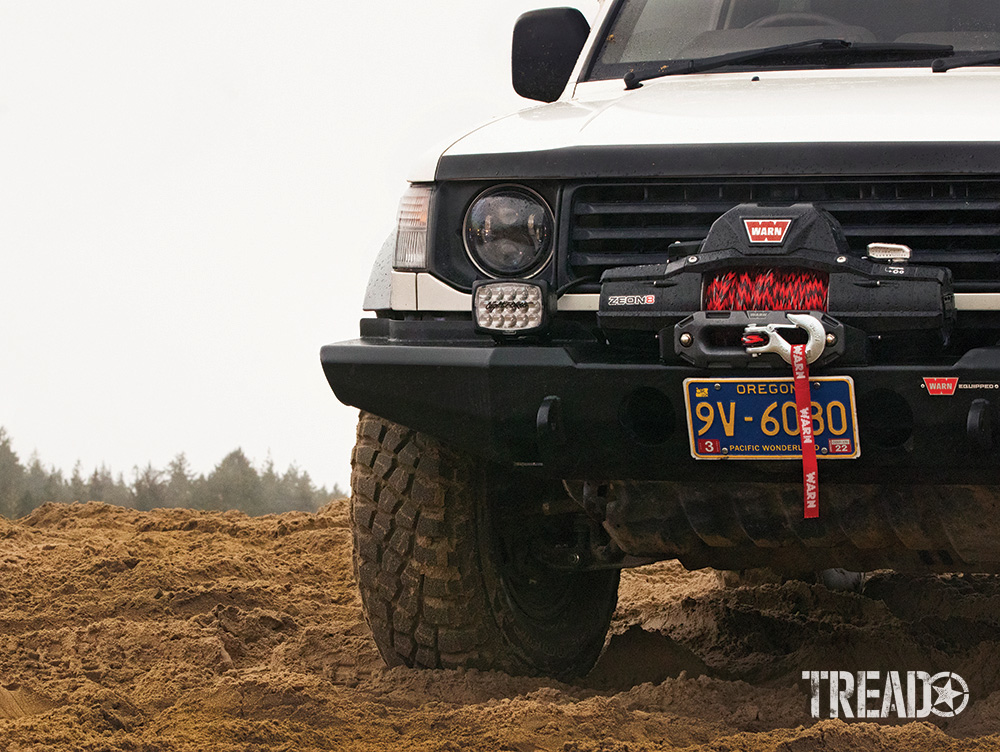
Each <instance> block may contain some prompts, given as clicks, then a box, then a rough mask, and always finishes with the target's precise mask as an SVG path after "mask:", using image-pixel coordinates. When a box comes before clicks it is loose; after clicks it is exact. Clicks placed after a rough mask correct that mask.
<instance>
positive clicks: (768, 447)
mask: <svg viewBox="0 0 1000 752" xmlns="http://www.w3.org/2000/svg"><path fill="white" fill-rule="evenodd" d="M809 384H810V393H811V397H812V416H813V434H814V436H815V438H816V456H817V457H820V458H824V459H855V458H856V457H859V456H860V455H861V446H860V444H859V443H858V420H857V409H856V406H855V402H854V381H853V379H851V378H850V377H849V376H821V377H818V378H813V379H810V380H809ZM684 401H685V405H686V408H687V421H688V435H689V436H690V438H691V455H692V456H693V457H694V458H695V459H699V460H718V459H736V460H793V459H801V457H802V445H801V443H800V442H799V422H798V416H797V414H796V406H795V385H794V383H793V382H792V379H791V378H787V379H687V380H686V381H685V382H684Z"/></svg>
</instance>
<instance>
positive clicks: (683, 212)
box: [566, 177, 1000, 292]
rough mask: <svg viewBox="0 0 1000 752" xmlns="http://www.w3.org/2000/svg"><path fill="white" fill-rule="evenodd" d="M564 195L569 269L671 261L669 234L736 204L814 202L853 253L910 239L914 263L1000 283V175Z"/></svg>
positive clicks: (594, 270) (629, 188)
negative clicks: (834, 223) (832, 221)
mask: <svg viewBox="0 0 1000 752" xmlns="http://www.w3.org/2000/svg"><path fill="white" fill-rule="evenodd" d="M566 195H567V197H568V202H569V205H568V208H569V209H570V212H569V223H570V226H569V234H568V238H569V249H568V251H569V252H568V255H567V260H568V264H569V267H570V268H569V270H568V273H569V277H570V278H573V277H580V276H587V277H594V276H597V275H599V274H600V272H601V271H603V270H604V269H606V268H609V267H612V266H623V265H633V264H643V263H646V264H651V263H662V262H665V261H666V260H667V259H668V258H669V257H670V255H671V250H670V245H671V244H672V243H676V242H685V243H689V242H690V241H698V240H701V239H703V238H704V237H705V236H706V235H707V234H708V230H709V228H710V227H711V225H712V223H713V222H714V221H715V220H716V219H717V218H718V217H719V216H720V215H722V214H723V213H725V212H726V211H728V210H729V209H731V208H733V207H734V206H736V205H738V204H742V203H761V204H775V205H787V204H790V203H798V202H810V203H813V204H815V205H816V206H818V207H819V208H822V209H826V210H827V211H829V212H830V213H831V214H833V216H834V217H836V219H837V220H838V221H839V222H840V224H841V226H842V227H843V229H844V234H845V235H846V236H847V239H848V243H849V245H850V247H851V251H852V253H855V254H857V255H859V256H860V255H863V254H864V251H865V248H866V247H867V245H868V243H872V242H900V243H905V244H907V245H909V246H910V247H911V248H913V251H914V254H913V262H914V263H930V264H934V265H939V266H940V265H947V266H950V267H951V268H952V271H953V274H954V276H955V279H956V281H957V282H962V283H963V284H966V285H968V284H975V286H976V287H977V288H980V289H982V288H988V289H990V290H996V291H998V292H1000V177H997V178H993V177H986V178H972V179H968V180H964V179H955V178H942V177H928V178H921V177H915V178H886V179H868V178H865V179H857V180H854V179H849V178H848V179H839V178H831V179H829V180H822V179H815V178H810V179H803V180H801V181H795V180H788V179H766V178H761V179H720V180H718V181H715V182H704V181H696V180H676V181H671V182H664V181H661V182H652V181H651V182H644V183H608V184H603V185H599V184H584V185H577V186H574V187H572V188H571V189H570V190H569V191H567V194H566ZM676 252H677V251H675V253H676ZM681 252H688V251H681Z"/></svg>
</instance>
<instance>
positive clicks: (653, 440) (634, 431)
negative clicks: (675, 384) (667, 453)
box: [618, 386, 676, 444]
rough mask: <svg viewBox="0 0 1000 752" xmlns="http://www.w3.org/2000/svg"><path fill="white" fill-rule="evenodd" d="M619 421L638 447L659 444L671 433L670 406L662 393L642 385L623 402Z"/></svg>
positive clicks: (671, 407) (672, 422)
mask: <svg viewBox="0 0 1000 752" xmlns="http://www.w3.org/2000/svg"><path fill="white" fill-rule="evenodd" d="M618 420H619V421H620V422H621V424H622V427H623V428H624V429H625V430H626V431H627V432H628V433H629V435H630V436H631V437H632V438H633V439H635V440H636V441H638V442H639V443H640V444H662V443H663V442H664V441H666V440H667V439H669V438H670V435H671V434H672V433H673V432H674V423H675V420H676V419H675V415H674V408H673V405H671V404H670V400H669V399H668V398H667V396H666V395H665V394H663V392H661V391H659V390H657V389H653V388H652V387H648V386H644V387H640V388H639V389H636V390H635V391H634V392H631V393H630V394H629V395H628V396H626V397H625V399H624V400H622V404H621V409H620V410H619V413H618Z"/></svg>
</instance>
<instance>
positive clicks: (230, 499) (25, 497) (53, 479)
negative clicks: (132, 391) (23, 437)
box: [0, 428, 344, 518]
mask: <svg viewBox="0 0 1000 752" xmlns="http://www.w3.org/2000/svg"><path fill="white" fill-rule="evenodd" d="M343 496H344V493H343V491H341V489H340V488H339V487H338V486H337V485H336V484H334V486H333V490H332V491H328V490H327V489H326V488H325V487H320V488H317V487H316V486H315V485H314V484H313V482H312V479H311V478H310V477H309V473H307V472H304V471H300V470H299V469H297V468H296V467H294V466H293V467H290V468H288V470H286V471H285V472H284V473H279V472H277V471H276V470H275V469H274V463H273V462H271V461H268V462H266V463H265V464H264V466H263V467H261V468H260V470H258V469H257V468H255V467H254V466H253V464H252V463H251V462H250V461H249V460H248V459H247V457H246V455H244V454H243V452H242V450H240V449H237V450H236V451H234V452H230V453H229V454H228V455H226V457H225V458H223V460H222V462H220V463H219V464H218V465H216V467H215V469H214V470H213V471H212V472H210V473H209V474H208V475H196V474H194V473H193V472H192V471H191V468H190V467H189V465H188V462H187V459H186V458H185V457H184V455H183V454H179V455H177V456H176V457H175V458H174V459H173V461H172V462H171V463H170V464H169V465H168V466H167V468H166V469H165V470H159V469H157V468H154V467H153V466H152V464H149V465H146V467H144V468H138V467H136V468H133V470H132V473H131V477H130V478H129V479H126V478H125V476H124V474H122V473H119V474H118V475H117V476H114V475H113V474H112V473H111V471H110V470H109V469H108V468H107V467H105V466H103V465H102V466H101V467H100V468H98V469H96V470H94V471H93V472H92V473H90V474H89V475H85V474H84V473H83V472H82V468H81V467H80V463H79V462H78V463H77V464H76V467H74V468H73V472H72V474H71V475H70V476H69V477H68V478H67V477H66V476H65V475H64V474H63V473H62V471H60V470H57V469H55V468H51V467H45V466H44V465H43V464H42V462H41V460H39V458H38V457H37V456H32V457H31V458H30V459H29V460H28V463H27V465H25V464H23V463H22V462H21V461H20V459H19V458H18V456H17V453H16V452H14V450H13V449H12V448H11V443H10V437H9V436H8V435H7V432H6V431H5V430H4V429H3V428H0V514H2V515H3V516H5V517H8V518H15V517H22V516H24V515H26V514H28V513H29V512H31V510H33V509H34V508H35V507H37V506H39V505H41V504H44V503H45V502H47V501H56V502H73V501H81V502H83V501H103V502H105V503H107V504H117V505H118V506H123V507H129V508H131V509H140V510H149V509H157V508H160V507H186V508H189V509H211V510H224V509H238V510H241V511H243V512H246V513H247V514H250V515H260V514H271V513H277V512H289V511H293V510H299V511H304V512H314V511H316V510H317V509H319V508H320V507H321V506H323V505H324V504H326V503H327V502H329V501H330V499H333V498H341V497H343Z"/></svg>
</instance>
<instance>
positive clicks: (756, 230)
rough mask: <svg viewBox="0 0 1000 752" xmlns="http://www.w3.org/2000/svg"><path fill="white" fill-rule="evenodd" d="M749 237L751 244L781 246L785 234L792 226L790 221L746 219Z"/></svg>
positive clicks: (745, 223) (744, 221) (744, 222)
mask: <svg viewBox="0 0 1000 752" xmlns="http://www.w3.org/2000/svg"><path fill="white" fill-rule="evenodd" d="M743 224H744V225H745V226H746V228H747V237H748V238H750V242H751V243H774V244H776V245H777V244H780V243H783V242H784V241H785V234H786V233H787V232H788V228H789V227H790V226H791V224H792V220H790V219H744V220H743Z"/></svg>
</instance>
